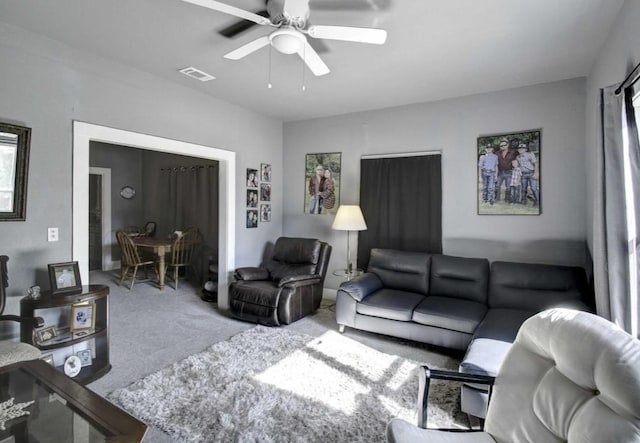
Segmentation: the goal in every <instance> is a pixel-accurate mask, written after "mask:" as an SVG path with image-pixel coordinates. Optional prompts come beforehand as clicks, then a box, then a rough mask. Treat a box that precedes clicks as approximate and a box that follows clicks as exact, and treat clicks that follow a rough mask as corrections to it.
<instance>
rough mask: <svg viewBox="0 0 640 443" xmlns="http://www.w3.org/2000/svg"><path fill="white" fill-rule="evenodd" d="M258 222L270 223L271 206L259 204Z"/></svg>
mask: <svg viewBox="0 0 640 443" xmlns="http://www.w3.org/2000/svg"><path fill="white" fill-rule="evenodd" d="M260 221H261V222H270V221H271V205H269V204H260Z"/></svg>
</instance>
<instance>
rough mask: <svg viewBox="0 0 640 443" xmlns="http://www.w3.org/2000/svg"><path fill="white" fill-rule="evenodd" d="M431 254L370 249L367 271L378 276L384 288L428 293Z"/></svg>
mask: <svg viewBox="0 0 640 443" xmlns="http://www.w3.org/2000/svg"><path fill="white" fill-rule="evenodd" d="M430 260H431V255H430V254H426V253H423V252H407V251H397V250H395V249H377V248H375V249H372V250H371V254H370V258H369V266H368V268H367V272H372V273H374V274H376V275H377V276H378V278H380V281H382V284H383V286H384V287H385V288H389V289H398V290H401V291H410V292H417V293H419V294H423V295H427V294H428V293H429V263H430Z"/></svg>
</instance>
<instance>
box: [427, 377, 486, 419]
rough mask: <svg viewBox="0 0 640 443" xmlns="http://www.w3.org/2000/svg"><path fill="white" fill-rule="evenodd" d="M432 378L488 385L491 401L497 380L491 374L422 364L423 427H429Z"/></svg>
mask: <svg viewBox="0 0 640 443" xmlns="http://www.w3.org/2000/svg"><path fill="white" fill-rule="evenodd" d="M431 379H434V380H446V381H455V382H460V383H476V384H484V385H487V387H488V388H489V401H491V391H492V388H493V385H494V383H495V380H496V378H495V377H491V376H489V375H480V374H465V373H463V372H454V371H442V370H438V369H429V367H428V366H420V369H419V372H418V382H419V385H418V426H419V427H421V428H426V427H427V406H428V400H429V385H430V383H431Z"/></svg>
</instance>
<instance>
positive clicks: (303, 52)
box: [298, 39, 330, 76]
mask: <svg viewBox="0 0 640 443" xmlns="http://www.w3.org/2000/svg"><path fill="white" fill-rule="evenodd" d="M298 55H299V56H300V57H301V58H302V60H304V62H305V63H306V64H307V66H308V67H309V69H310V70H311V72H313V74H314V75H317V76H321V75H325V74H328V73H329V72H330V71H329V68H328V67H327V65H325V64H324V62H323V61H322V59H321V58H320V56H319V55H318V53H317V52H316V51H315V50H314V49H313V48H312V47H311V45H310V44H309V42H308V41H307V39H305V40H304V46H303V47H302V48H301V49H300V50H299V51H298Z"/></svg>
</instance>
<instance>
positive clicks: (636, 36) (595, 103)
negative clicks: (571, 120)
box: [586, 0, 640, 249]
mask: <svg viewBox="0 0 640 443" xmlns="http://www.w3.org/2000/svg"><path fill="white" fill-rule="evenodd" d="M639 23H640V1H637V0H627V1H626V2H625V3H624V5H623V6H622V9H621V10H620V13H619V14H618V18H617V19H616V21H615V22H614V24H613V26H612V28H611V32H610V33H609V36H608V37H607V40H606V42H605V44H604V45H603V46H602V48H601V49H600V52H599V53H598V57H597V58H596V61H595V63H594V65H593V68H592V69H591V73H590V74H589V77H588V78H587V108H586V119H587V120H586V139H587V155H586V157H587V165H586V166H587V170H586V171H587V174H586V175H587V199H586V201H587V235H588V237H587V238H588V240H589V247H590V249H591V246H592V240H593V234H594V233H593V217H594V212H595V211H596V208H595V207H594V201H595V192H596V189H595V188H594V182H595V180H594V177H595V176H596V171H597V169H598V168H600V167H601V166H600V165H598V164H596V149H602V138H601V137H602V136H601V134H602V131H601V123H600V115H601V113H600V89H601V88H604V87H606V86H611V85H614V84H618V83H620V82H622V80H624V78H625V77H626V76H627V74H628V73H629V72H631V70H632V69H633V68H634V67H635V66H636V65H637V64H638V63H639V62H640V26H638V24H639Z"/></svg>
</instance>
